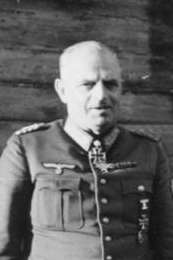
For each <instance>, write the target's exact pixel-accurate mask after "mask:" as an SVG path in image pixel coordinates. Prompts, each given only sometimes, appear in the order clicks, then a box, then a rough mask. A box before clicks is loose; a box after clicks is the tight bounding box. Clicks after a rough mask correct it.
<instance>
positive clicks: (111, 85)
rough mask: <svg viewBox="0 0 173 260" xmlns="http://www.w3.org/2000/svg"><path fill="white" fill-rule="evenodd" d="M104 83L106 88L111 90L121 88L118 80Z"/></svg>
mask: <svg viewBox="0 0 173 260" xmlns="http://www.w3.org/2000/svg"><path fill="white" fill-rule="evenodd" d="M103 83H104V86H105V87H106V88H107V89H109V90H113V89H117V88H118V87H119V84H118V81H117V80H104V81H103Z"/></svg>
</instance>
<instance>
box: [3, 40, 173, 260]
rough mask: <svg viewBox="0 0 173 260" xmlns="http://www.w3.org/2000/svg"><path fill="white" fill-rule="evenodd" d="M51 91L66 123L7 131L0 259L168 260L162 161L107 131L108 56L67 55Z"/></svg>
mask: <svg viewBox="0 0 173 260" xmlns="http://www.w3.org/2000/svg"><path fill="white" fill-rule="evenodd" d="M55 89H56V91H57V93H58V94H59V96H60V98H61V100H62V101H63V102H64V103H65V104H66V105H67V118H66V120H60V121H59V120H57V121H54V122H51V123H45V124H44V123H42V124H34V125H32V126H30V127H25V128H23V129H21V130H19V131H17V132H16V133H15V134H14V135H13V136H12V137H11V138H10V139H9V141H8V144H7V146H6V148H5V150H4V152H3V154H2V157H1V160H0V260H24V259H30V260H103V259H104V260H135V259H136V260H137V259H140V260H172V259H173V246H172V245H173V201H172V191H171V179H170V173H169V169H168V162H167V159H166V156H165V153H164V151H163V148H162V146H161V144H160V142H158V141H157V140H155V139H153V138H152V137H150V136H145V135H144V134H141V133H138V132H129V131H127V130H125V129H124V128H122V127H119V126H118V125H117V118H118V109H119V101H120V98H121V91H122V87H121V70H120V66H119V63H118V59H117V56H116V54H115V53H113V51H111V50H110V49H109V48H107V47H106V46H104V45H103V44H101V43H98V42H94V41H88V42H81V43H78V44H75V45H73V46H71V47H69V48H67V49H66V50H65V51H64V53H63V54H62V55H61V57H60V79H57V80H56V81H55Z"/></svg>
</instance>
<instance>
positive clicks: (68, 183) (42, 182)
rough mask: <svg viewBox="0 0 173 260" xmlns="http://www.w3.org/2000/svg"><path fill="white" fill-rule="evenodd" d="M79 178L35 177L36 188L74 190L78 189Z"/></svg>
mask: <svg viewBox="0 0 173 260" xmlns="http://www.w3.org/2000/svg"><path fill="white" fill-rule="evenodd" d="M80 183H81V178H75V177H73V178H72V177H70V178H69V177H64V176H62V177H61V178H58V179H57V178H55V179H53V178H50V179H49V178H44V177H41V178H37V185H38V189H40V190H41V189H51V190H74V191H77V190H79V189H80Z"/></svg>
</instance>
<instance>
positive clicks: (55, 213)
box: [31, 175, 83, 230]
mask: <svg viewBox="0 0 173 260" xmlns="http://www.w3.org/2000/svg"><path fill="white" fill-rule="evenodd" d="M58 177H59V176H58ZM80 182H81V180H80V178H72V177H70V178H69V177H68V178H67V177H64V176H61V178H51V179H50V178H47V177H45V176H44V175H43V176H41V177H38V178H37V181H36V186H35V190H34V196H33V203H32V209H31V214H32V219H33V225H35V226H38V227H43V228H44V227H45V228H48V229H57V230H76V229H80V228H81V227H82V226H83V207H82V193H81V191H80Z"/></svg>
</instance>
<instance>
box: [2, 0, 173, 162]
mask: <svg viewBox="0 0 173 260" xmlns="http://www.w3.org/2000/svg"><path fill="white" fill-rule="evenodd" d="M172 12H173V1H171V0H167V1H164V0H157V1H155V0H140V1H139V0H102V1H100V0H92V1H89V0H50V1H48V0H34V1H33V0H30V1H27V0H18V1H17V0H0V151H1V150H2V148H3V147H4V145H5V142H6V139H7V138H8V136H9V135H10V134H11V133H12V132H13V131H14V130H15V129H18V128H20V127H21V126H23V125H27V124H30V123H32V122H38V121H50V120H53V119H55V118H60V117H61V116H62V115H64V113H65V110H64V107H63V105H62V104H61V103H60V101H59V99H58V98H57V97H56V96H55V93H54V90H53V82H54V78H55V77H56V75H57V71H58V68H57V64H58V55H59V53H60V52H61V51H62V50H63V49H64V48H65V47H67V46H69V45H70V44H73V43H75V42H78V41H82V40H90V39H93V40H100V41H102V42H103V43H105V44H107V45H109V46H111V47H112V48H113V49H114V50H115V51H117V53H118V55H119V58H120V61H121V65H122V69H123V85H124V90H125V93H124V97H123V102H122V115H121V118H120V122H121V123H122V124H126V125H127V126H128V127H131V128H144V129H147V130H152V131H153V132H154V133H156V134H157V135H162V136H163V139H164V141H165V143H166V147H167V151H168V154H169V156H170V160H171V164H172V165H173V74H172V70H173V16H172Z"/></svg>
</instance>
